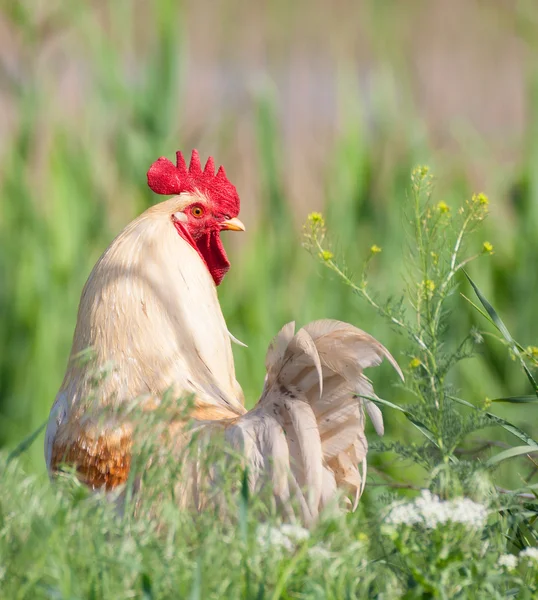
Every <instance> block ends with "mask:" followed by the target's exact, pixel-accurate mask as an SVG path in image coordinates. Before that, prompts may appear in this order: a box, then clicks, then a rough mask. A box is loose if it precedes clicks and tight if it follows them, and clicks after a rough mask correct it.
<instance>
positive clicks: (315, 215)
mask: <svg viewBox="0 0 538 600" xmlns="http://www.w3.org/2000/svg"><path fill="white" fill-rule="evenodd" d="M308 220H309V221H310V222H311V223H314V224H316V225H321V226H323V225H324V224H325V221H324V219H323V215H322V214H321V213H319V212H311V213H310V214H309V215H308Z"/></svg>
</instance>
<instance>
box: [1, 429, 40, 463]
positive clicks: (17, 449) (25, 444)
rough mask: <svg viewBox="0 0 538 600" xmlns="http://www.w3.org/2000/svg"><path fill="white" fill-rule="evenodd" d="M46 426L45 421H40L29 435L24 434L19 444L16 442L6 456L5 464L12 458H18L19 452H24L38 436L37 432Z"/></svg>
mask: <svg viewBox="0 0 538 600" xmlns="http://www.w3.org/2000/svg"><path fill="white" fill-rule="evenodd" d="M46 426H47V421H45V422H44V423H42V424H41V425H40V426H39V427H38V428H37V429H36V430H35V431H33V432H32V433H31V434H30V435H28V436H26V437H25V438H24V439H23V440H22V442H20V444H18V445H17V446H16V447H15V448H14V449H13V450H12V451H11V452H10V453H9V454H8V457H7V460H6V462H7V464H9V463H10V462H11V461H12V460H13V459H15V458H18V457H19V456H20V455H21V454H23V453H24V452H26V450H28V448H30V446H31V445H32V444H33V443H34V442H35V441H36V439H37V438H38V437H39V434H40V433H41V432H42V431H43V429H45V427H46Z"/></svg>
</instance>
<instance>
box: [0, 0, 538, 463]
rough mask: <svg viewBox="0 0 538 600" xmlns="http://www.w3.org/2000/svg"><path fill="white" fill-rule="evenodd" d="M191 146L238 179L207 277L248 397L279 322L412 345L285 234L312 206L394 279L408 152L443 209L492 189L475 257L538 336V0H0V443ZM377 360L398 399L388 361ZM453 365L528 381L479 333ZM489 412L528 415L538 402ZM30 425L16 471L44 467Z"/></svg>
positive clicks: (501, 307)
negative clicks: (223, 251) (171, 165)
mask: <svg viewBox="0 0 538 600" xmlns="http://www.w3.org/2000/svg"><path fill="white" fill-rule="evenodd" d="M193 147H196V148H198V150H199V151H200V153H201V155H202V158H203V159H205V158H206V157H207V156H208V155H209V154H211V155H213V156H214V157H215V160H216V162H217V164H223V165H224V166H225V168H226V171H227V173H228V176H229V178H230V180H231V181H232V182H233V183H235V185H236V186H237V188H238V190H239V193H240V196H241V199H242V212H241V218H242V219H243V221H244V222H245V224H246V226H247V233H246V234H243V235H239V234H235V235H232V234H226V235H225V240H224V242H225V245H226V246H227V248H228V250H229V256H230V259H231V262H232V269H231V271H230V272H229V274H228V275H227V277H226V279H225V280H224V283H223V284H222V286H221V287H220V289H219V296H220V298H221V302H222V305H223V310H224V314H225V317H226V319H227V321H228V325H229V328H230V330H231V331H232V332H233V334H234V335H235V336H236V337H238V338H239V339H241V340H243V341H244V342H245V343H247V344H248V346H249V347H248V349H244V348H239V347H235V348H234V354H235V357H236V364H237V370H238V378H239V381H240V382H241V383H242V385H243V387H244V389H245V393H246V396H247V399H248V402H249V403H252V402H254V401H255V400H256V399H257V397H258V393H259V391H260V389H261V387H262V382H263V376H264V366H263V363H264V361H263V357H264V354H265V350H266V347H267V344H268V342H269V341H270V339H271V338H272V337H273V335H274V334H275V333H276V332H277V331H278V329H279V328H280V327H281V326H282V325H283V324H284V323H286V322H288V321H290V320H292V319H295V320H297V322H298V323H304V322H305V321H308V320H311V319H314V318H320V317H332V318H338V319H343V320H348V321H350V322H352V323H354V324H357V325H358V326H360V327H362V328H364V329H366V330H367V331H369V332H371V333H372V334H374V335H376V337H378V338H379V339H380V340H381V341H382V342H383V343H385V344H386V345H387V346H388V347H389V348H390V349H391V351H393V353H394V354H395V356H396V357H397V358H400V359H401V360H402V361H404V364H405V363H406V362H407V361H408V358H407V357H406V355H405V349H406V345H405V340H403V338H402V337H401V336H399V335H397V334H395V333H394V332H392V331H391V330H390V328H388V327H387V325H386V324H385V323H384V322H383V321H382V320H381V319H380V318H379V317H378V316H377V315H376V314H374V313H373V311H372V310H371V309H369V308H368V307H366V306H365V305H364V304H362V303H361V302H360V301H359V300H358V299H357V298H356V297H354V296H353V295H352V294H351V293H350V291H349V290H348V289H346V288H345V287H344V286H343V285H342V284H341V283H340V282H339V281H336V280H335V279H334V277H332V276H331V274H330V273H329V272H326V271H325V270H323V269H322V268H321V267H320V266H319V265H318V264H317V263H316V261H315V260H313V259H312V258H311V257H310V256H309V255H308V254H307V253H306V252H305V251H304V250H303V249H302V248H301V225H302V223H303V222H304V220H305V219H306V216H307V214H308V213H309V212H311V211H313V210H323V211H324V213H325V214H326V216H327V221H328V226H329V229H330V232H331V235H332V238H333V239H334V240H335V245H336V248H337V249H338V250H339V252H340V253H341V255H342V256H343V257H345V259H346V262H347V264H348V266H349V267H350V268H351V269H352V270H353V269H359V268H360V265H361V264H362V262H363V260H364V257H365V255H366V253H367V251H368V248H369V247H370V246H371V245H372V244H373V243H376V244H378V245H379V246H382V248H383V252H382V254H380V255H379V257H378V258H376V261H375V266H374V268H373V272H372V275H371V281H372V284H374V285H375V287H376V288H377V289H378V290H379V291H380V292H381V293H382V294H383V296H386V295H391V294H392V295H396V296H398V295H400V293H401V292H402V290H403V285H402V271H403V270H404V269H405V260H406V240H405V229H406V224H405V219H404V216H403V215H404V208H405V203H406V201H407V190H408V182H409V174H410V172H411V169H412V168H413V166H415V165H416V164H417V163H421V164H422V163H425V164H429V165H430V166H431V167H432V169H433V171H434V173H435V175H436V176H437V184H436V193H437V197H438V199H439V200H444V201H445V202H447V204H449V205H451V206H454V207H456V206H457V205H458V204H459V203H461V202H463V201H464V200H465V199H466V198H468V197H470V194H471V193H472V192H473V191H484V192H486V193H487V194H488V196H489V197H490V203H491V217H490V218H489V220H488V221H487V223H486V225H485V227H484V229H483V230H481V231H480V232H479V233H477V235H476V236H475V241H474V243H475V245H476V249H477V250H479V249H480V247H481V245H482V243H483V241H484V240H489V241H490V242H491V243H492V244H493V245H494V247H495V254H494V256H493V257H491V258H484V259H481V260H480V261H478V262H477V263H475V264H474V265H473V267H474V268H473V269H472V270H471V272H472V275H473V276H474V277H475V279H476V281H477V282H478V284H479V285H480V286H481V288H482V290H483V291H484V293H485V294H486V296H487V297H488V298H489V299H490V300H491V301H492V302H493V303H494V305H495V307H496V308H497V309H498V311H499V312H500V314H501V315H502V316H503V318H504V319H505V321H506V323H507V324H508V326H509V328H510V329H511V331H512V333H513V334H514V336H515V337H516V338H517V339H518V340H519V341H520V342H521V343H522V344H523V345H524V346H526V345H530V344H533V345H538V325H537V319H536V316H535V307H536V300H537V298H538V293H537V289H538V287H537V286H538V235H537V232H538V4H537V3H536V2H535V0H528V1H516V0H513V1H506V0H490V1H487V2H486V1H485V0H482V1H481V0H406V1H405V2H402V1H400V0H393V1H390V0H355V1H351V0H297V1H296V2H293V3H290V2H283V1H281V0H275V1H273V2H263V1H261V0H252V1H251V2H248V3H247V2H242V1H239V0H221V1H215V2H208V1H206V2H190V3H187V2H178V1H177V0H154V1H153V2H146V1H143V0H131V1H127V0H114V1H113V2H112V1H98V0H95V1H92V2H82V1H80V0H70V1H69V2H64V1H62V0H48V1H46V2H45V1H44V0H27V1H25V0H19V1H9V0H8V1H6V0H1V1H0V160H1V162H0V447H2V446H8V447H9V446H13V445H14V444H16V443H17V442H18V441H20V440H21V439H22V438H23V437H24V436H25V435H27V434H28V433H29V432H31V431H32V430H34V429H35V428H36V427H38V426H39V425H40V424H41V423H42V422H43V421H44V420H45V419H46V417H47V416H48V412H49V409H50V406H51V404H52V402H53V400H54V396H55V394H56V391H57V389H58V387H59V385H60V383H61V379H62V376H63V373H64V369H65V365H66V360H67V357H68V353H69V349H70V344H71V338H72V333H73V329H74V325H75V318H76V310H77V305H78V300H79V297H80V292H81V290H82V286H83V285H84V282H85V280H86V278H87V276H88V274H89V272H90V270H91V268H92V266H93V264H94V262H95V261H96V260H97V258H98V257H99V256H100V254H101V253H102V252H103V250H104V249H105V248H106V246H107V245H108V243H109V242H110V241H111V240H112V238H113V237H114V236H115V234H116V233H117V232H119V230H120V229H121V228H123V226H124V225H126V224H127V223H128V222H129V221H130V220H131V219H132V218H134V217H135V216H136V215H137V214H139V213H140V212H141V211H143V210H144V209H145V208H146V207H147V206H149V205H151V204H152V203H154V202H156V201H158V200H159V199H158V198H157V197H156V196H154V195H153V194H152V193H151V192H150V191H149V189H148V188H147V187H146V181H145V175H146V171H147V168H148V167H149V165H150V164H151V162H152V161H153V160H155V159H156V158H157V157H159V156H162V155H166V156H168V157H170V158H172V157H173V155H174V152H175V150H176V149H182V150H183V151H184V152H186V153H190V150H191V149H192V148H193ZM465 289H467V288H465ZM454 307H455V312H454V315H453V318H452V319H451V321H450V323H449V326H448V331H447V338H448V340H447V343H449V344H450V343H456V342H457V341H458V340H459V339H460V338H461V337H462V336H463V335H465V334H466V333H467V332H468V330H469V328H470V326H471V325H472V324H473V323H474V324H477V325H479V326H480V327H484V326H485V324H484V322H483V321H481V318H480V317H479V316H478V315H477V314H476V313H474V312H473V310H472V309H471V308H470V307H469V305H468V304H467V303H466V302H465V301H464V300H463V299H461V298H459V297H458V296H455V297H454ZM195 311H196V307H193V318H195ZM370 375H371V376H372V377H373V379H374V381H375V383H376V389H377V390H378V392H379V393H380V395H383V396H384V397H386V398H388V399H390V400H392V401H394V402H397V403H398V402H399V401H400V398H399V396H398V391H397V390H395V389H394V388H392V384H393V383H394V381H395V378H394V376H393V374H392V373H391V372H390V369H389V368H388V367H386V366H383V367H382V368H381V369H380V370H378V371H376V372H371V373H370ZM454 385H455V386H456V388H457V389H458V391H459V394H460V395H461V396H462V397H464V398H466V399H468V400H470V401H473V402H480V401H482V400H483V399H484V397H485V396H489V397H498V396H501V395H508V394H522V393H526V392H527V393H528V391H529V390H528V389H527V387H526V380H525V378H524V377H523V376H522V375H521V373H520V372H519V370H518V367H517V366H516V364H515V363H514V362H512V361H511V360H510V359H509V357H508V354H507V352H506V350H505V349H504V348H503V347H502V346H501V345H500V344H498V343H497V342H495V341H492V340H490V339H487V340H486V343H485V344H484V345H483V346H482V347H481V352H480V354H479V356H477V358H475V359H472V360H469V361H466V362H465V363H463V364H462V365H461V366H460V367H459V368H458V371H457V372H456V373H455V374H454ZM497 410H498V413H499V414H502V415H504V416H509V418H510V419H511V420H512V421H513V422H515V423H519V424H523V425H524V426H526V427H528V426H529V425H532V420H533V419H534V417H535V416H536V411H531V409H529V408H527V407H526V406H522V407H517V406H516V407H515V408H513V407H512V408H510V407H509V408H499V409H497ZM386 418H387V421H388V430H389V433H392V435H393V436H396V437H398V438H399V439H401V438H402V436H406V435H408V433H407V432H404V431H400V430H399V424H401V423H402V422H401V421H398V420H397V418H396V417H395V416H394V415H392V414H389V413H386ZM534 421H535V422H536V419H534ZM407 428H408V427H407ZM41 440H42V438H40V439H39V442H38V443H36V444H34V446H33V447H32V449H31V451H30V452H29V453H28V455H27V458H26V460H27V461H28V466H29V468H30V469H35V470H40V471H42V470H43V469H44V464H43V458H42V443H41Z"/></svg>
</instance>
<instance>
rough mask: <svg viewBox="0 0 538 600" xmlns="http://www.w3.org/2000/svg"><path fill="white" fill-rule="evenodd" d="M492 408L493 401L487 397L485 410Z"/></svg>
mask: <svg viewBox="0 0 538 600" xmlns="http://www.w3.org/2000/svg"><path fill="white" fill-rule="evenodd" d="M490 406H491V399H490V398H488V397H487V396H486V397H485V398H484V409H485V410H487V409H488V408H489V407H490Z"/></svg>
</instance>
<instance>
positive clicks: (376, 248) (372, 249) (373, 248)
mask: <svg viewBox="0 0 538 600" xmlns="http://www.w3.org/2000/svg"><path fill="white" fill-rule="evenodd" d="M370 252H371V253H372V254H379V253H380V252H381V248H380V247H379V246H377V245H376V244H374V245H373V246H371V247H370Z"/></svg>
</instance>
